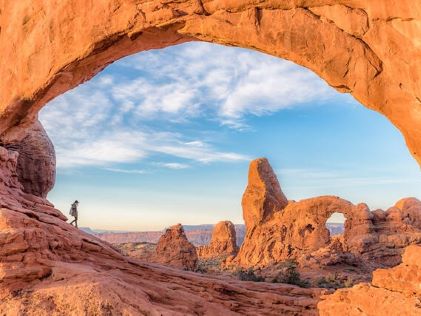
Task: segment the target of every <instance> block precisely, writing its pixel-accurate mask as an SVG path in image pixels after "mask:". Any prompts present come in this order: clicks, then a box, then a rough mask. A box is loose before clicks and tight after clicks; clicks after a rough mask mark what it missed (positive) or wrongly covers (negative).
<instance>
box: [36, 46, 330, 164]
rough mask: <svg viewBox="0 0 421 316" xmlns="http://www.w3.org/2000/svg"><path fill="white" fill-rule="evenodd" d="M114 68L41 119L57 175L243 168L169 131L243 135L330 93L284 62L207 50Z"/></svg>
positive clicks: (144, 57)
mask: <svg viewBox="0 0 421 316" xmlns="http://www.w3.org/2000/svg"><path fill="white" fill-rule="evenodd" d="M204 56H205V57H206V58H204ZM113 67H115V68H114V71H112V72H111V71H110V72H105V73H102V74H100V75H98V76H97V77H95V78H94V79H93V80H91V81H90V82H88V83H86V84H84V85H81V86H79V87H78V88H76V89H74V90H72V91H69V92H67V93H66V94H64V95H62V96H59V97H58V98H56V99H55V100H53V101H52V102H51V104H49V105H48V106H47V107H46V108H45V109H43V110H42V111H41V113H40V120H41V121H42V123H43V124H44V126H45V128H46V130H47V132H48V133H49V135H50V136H51V138H52V140H53V143H54V145H55V147H56V152H57V162H58V167H62V168H63V167H74V166H85V165H89V166H103V167H104V166H108V167H109V166H111V165H113V164H115V163H131V162H136V161H140V160H142V159H145V158H148V157H150V156H152V155H156V154H161V155H168V156H172V157H176V158H178V159H185V160H190V161H196V162H200V163H211V162H215V161H243V160H248V159H250V158H249V157H248V156H247V155H244V154H241V153H235V152H227V151H222V150H218V148H217V147H216V146H215V145H214V144H212V143H211V142H210V140H209V139H208V140H204V139H201V138H200V137H191V135H185V134H184V133H186V132H185V131H184V130H182V132H181V133H180V132H179V131H180V129H179V128H177V127H174V128H171V127H169V125H168V124H169V123H171V124H181V123H188V122H189V121H190V120H192V119H195V118H205V119H208V120H211V121H213V122H219V124H221V125H228V126H230V127H232V128H236V129H242V128H244V127H245V126H247V118H248V116H249V115H266V114H270V113H272V112H275V111H278V110H280V109H284V108H288V107H292V106H297V105H300V104H304V103H308V102H317V101H318V100H320V99H322V98H328V97H329V96H330V95H333V94H334V93H335V92H332V90H331V89H329V88H328V86H327V85H326V84H325V83H324V82H323V81H321V80H320V79H319V78H318V77H317V76H316V75H314V74H312V73H310V72H309V71H307V70H305V69H303V68H301V67H298V66H295V65H293V64H292V63H290V62H287V61H283V60H280V59H277V58H274V57H270V56H267V55H264V54H260V53H255V52H251V51H246V50H243V49H234V48H225V47H221V46H218V45H212V44H206V43H189V44H186V45H182V46H178V47H171V48H169V49H166V50H159V51H149V52H144V53H141V54H138V55H134V56H130V57H128V58H126V59H124V60H122V61H120V62H118V63H116V64H114V65H113ZM129 73H130V75H129ZM151 122H153V123H155V122H157V123H159V124H155V125H154V126H150V125H149V124H152V123H151ZM205 129H206V126H204V127H203V130H205ZM187 165H188V163H186V164H184V163H168V164H166V165H161V166H162V167H163V168H173V169H182V168H184V167H185V166H187ZM115 170H117V169H115ZM122 170H123V169H122Z"/></svg>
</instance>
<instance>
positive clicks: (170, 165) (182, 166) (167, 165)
mask: <svg viewBox="0 0 421 316" xmlns="http://www.w3.org/2000/svg"><path fill="white" fill-rule="evenodd" d="M157 165H158V166H162V167H164V168H168V169H174V170H181V169H187V168H189V167H190V166H189V165H188V164H185V163H179V162H166V163H164V162H162V163H157Z"/></svg>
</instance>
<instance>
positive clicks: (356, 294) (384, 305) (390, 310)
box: [318, 245, 421, 316]
mask: <svg viewBox="0 0 421 316" xmlns="http://www.w3.org/2000/svg"><path fill="white" fill-rule="evenodd" d="M402 261H403V262H402V263H401V264H400V265H399V266H396V267H394V268H391V269H379V270H376V271H374V273H373V281H372V282H371V284H367V283H362V284H358V285H356V286H354V287H353V288H351V289H342V290H338V291H336V292H335V293H333V294H332V295H327V296H325V297H324V298H323V299H322V301H321V302H320V303H319V304H318V308H319V312H320V315H321V316H335V315H353V316H357V315H361V316H362V315H373V316H374V315H391V316H402V315H405V316H416V315H420V314H421V304H420V297H421V287H420V284H421V246H416V245H413V246H409V247H407V248H406V250H405V252H404V254H403V260H402Z"/></svg>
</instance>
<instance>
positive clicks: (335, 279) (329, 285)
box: [316, 273, 354, 289]
mask: <svg viewBox="0 0 421 316" xmlns="http://www.w3.org/2000/svg"><path fill="white" fill-rule="evenodd" d="M316 285H317V286H318V287H322V288H326V289H340V288H344V287H351V286H353V285H354V280H353V279H352V278H351V277H349V276H348V277H347V278H346V279H343V278H342V277H341V276H340V275H339V274H337V273H335V274H330V275H328V276H326V277H322V278H320V279H318V280H317V281H316Z"/></svg>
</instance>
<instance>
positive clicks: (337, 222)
mask: <svg viewBox="0 0 421 316" xmlns="http://www.w3.org/2000/svg"><path fill="white" fill-rule="evenodd" d="M345 221H346V218H345V216H344V214H343V213H341V212H339V211H336V212H334V213H332V215H330V216H329V218H328V219H327V220H326V224H325V225H326V228H327V230H328V231H329V234H330V237H332V236H338V235H343V234H344V231H345V227H346V226H345Z"/></svg>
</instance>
